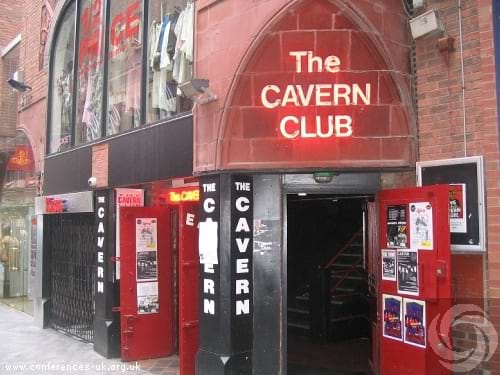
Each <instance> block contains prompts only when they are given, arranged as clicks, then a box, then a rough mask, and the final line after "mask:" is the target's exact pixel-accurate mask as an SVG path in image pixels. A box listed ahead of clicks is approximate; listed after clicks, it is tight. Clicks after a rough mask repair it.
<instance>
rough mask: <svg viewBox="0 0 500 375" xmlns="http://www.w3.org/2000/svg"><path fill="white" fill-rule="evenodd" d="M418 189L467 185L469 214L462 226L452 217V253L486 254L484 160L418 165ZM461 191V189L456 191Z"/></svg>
mask: <svg viewBox="0 0 500 375" xmlns="http://www.w3.org/2000/svg"><path fill="white" fill-rule="evenodd" d="M417 184H418V186H425V185H434V184H447V185H451V186H456V185H463V186H464V188H463V205H464V207H465V208H466V214H464V215H463V218H460V217H459V218H457V219H461V220H460V221H461V224H460V225H458V222H455V223H453V222H452V219H453V218H452V217H450V227H451V228H450V229H451V233H450V236H451V238H450V240H451V250H452V251H455V252H484V251H486V245H485V243H486V233H485V207H484V172H483V157H482V156H473V157H466V158H457V159H446V160H435V161H429V162H418V163H417ZM452 189H457V188H452Z"/></svg>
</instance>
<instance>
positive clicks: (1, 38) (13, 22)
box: [0, 0, 25, 49]
mask: <svg viewBox="0 0 500 375" xmlns="http://www.w3.org/2000/svg"><path fill="white" fill-rule="evenodd" d="M24 3H25V0H17V1H13V0H0V9H1V10H2V11H1V13H0V49H3V48H4V47H5V46H6V45H8V44H9V43H10V42H11V41H12V40H13V39H14V38H15V37H16V35H17V34H19V33H20V32H21V30H20V24H21V23H20V21H21V19H22V10H23V8H24Z"/></svg>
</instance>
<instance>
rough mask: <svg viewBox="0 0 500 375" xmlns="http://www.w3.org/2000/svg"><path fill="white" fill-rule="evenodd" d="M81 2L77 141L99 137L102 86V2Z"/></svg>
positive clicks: (88, 0) (89, 0)
mask: <svg viewBox="0 0 500 375" xmlns="http://www.w3.org/2000/svg"><path fill="white" fill-rule="evenodd" d="M80 4H81V5H80V6H81V8H80V29H79V37H78V77H77V79H78V81H77V91H76V95H77V115H76V144H82V143H87V142H91V141H93V140H95V139H98V138H100V137H101V135H102V127H101V121H102V105H103V102H102V99H103V88H104V87H103V73H104V69H103V65H104V64H103V63H104V23H103V22H104V20H105V13H104V11H105V9H104V4H105V1H103V0H83V1H81V3H80Z"/></svg>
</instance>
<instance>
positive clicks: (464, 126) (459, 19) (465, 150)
mask: <svg viewBox="0 0 500 375" xmlns="http://www.w3.org/2000/svg"><path fill="white" fill-rule="evenodd" d="M458 30H459V34H460V66H461V70H462V72H461V74H462V115H463V119H464V123H463V130H464V157H467V109H466V108H465V71H464V38H463V32H462V0H458Z"/></svg>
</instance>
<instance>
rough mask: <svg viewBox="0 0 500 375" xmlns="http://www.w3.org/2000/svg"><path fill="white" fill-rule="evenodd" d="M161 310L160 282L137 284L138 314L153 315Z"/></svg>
mask: <svg viewBox="0 0 500 375" xmlns="http://www.w3.org/2000/svg"><path fill="white" fill-rule="evenodd" d="M159 310H160V304H159V301H158V282H156V281H155V282H150V283H137V313H138V314H153V313H157V312H158V311H159Z"/></svg>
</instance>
